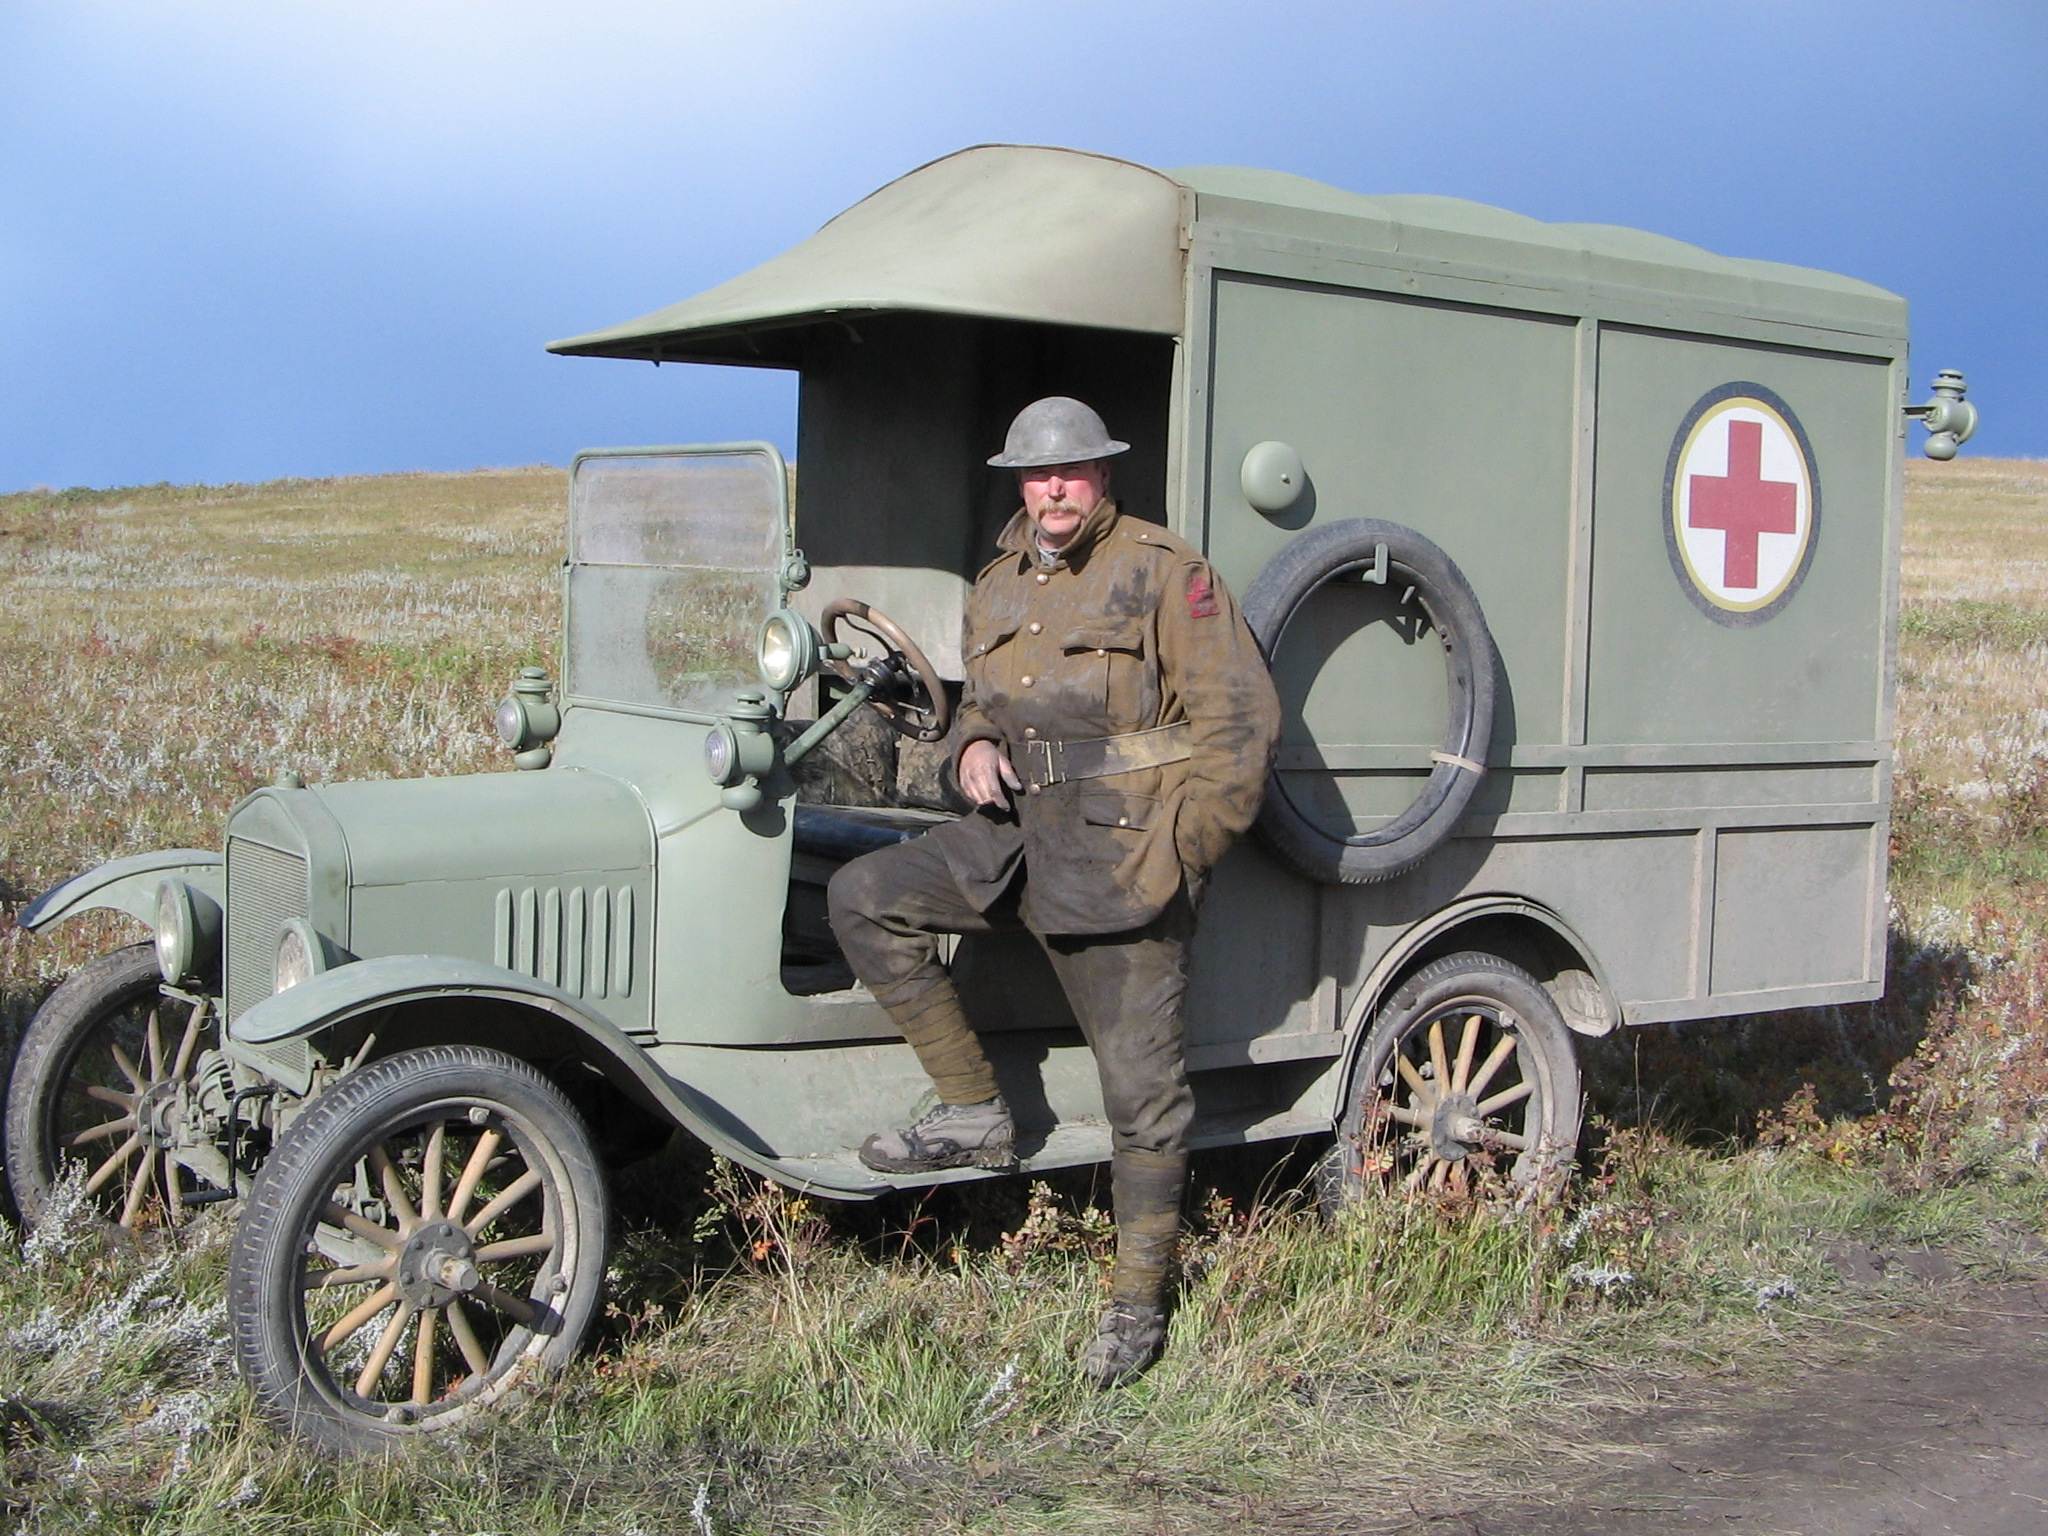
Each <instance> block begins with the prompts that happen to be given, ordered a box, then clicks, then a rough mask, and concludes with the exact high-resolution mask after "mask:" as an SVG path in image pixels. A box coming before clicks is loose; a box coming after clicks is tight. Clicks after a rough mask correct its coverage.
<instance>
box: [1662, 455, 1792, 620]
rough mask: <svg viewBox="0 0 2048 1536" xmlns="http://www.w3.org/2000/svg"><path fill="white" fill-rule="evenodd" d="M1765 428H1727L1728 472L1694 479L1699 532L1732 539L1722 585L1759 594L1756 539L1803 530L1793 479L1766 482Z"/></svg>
mask: <svg viewBox="0 0 2048 1536" xmlns="http://www.w3.org/2000/svg"><path fill="white" fill-rule="evenodd" d="M1763 461H1764V424H1763V423H1762V422H1760V421H1731V422H1729V423H1728V473H1727V474H1725V475H1694V476H1692V477H1691V484H1690V486H1689V489H1690V490H1691V492H1692V512H1691V516H1690V517H1689V519H1688V521H1689V522H1690V523H1691V524H1692V526H1693V527H1695V528H1712V529H1716V530H1718V531H1719V532H1721V533H1725V534H1727V535H1728V547H1727V553H1726V554H1725V555H1724V556H1723V558H1722V564H1721V585H1722V586H1724V587H1742V588H1747V589H1748V590H1749V591H1751V592H1754V591H1755V590H1756V546H1757V535H1758V534H1762V533H1797V532H1798V531H1799V486H1798V484H1797V483H1796V482H1794V481H1790V480H1766V479H1765V478H1764V471H1763Z"/></svg>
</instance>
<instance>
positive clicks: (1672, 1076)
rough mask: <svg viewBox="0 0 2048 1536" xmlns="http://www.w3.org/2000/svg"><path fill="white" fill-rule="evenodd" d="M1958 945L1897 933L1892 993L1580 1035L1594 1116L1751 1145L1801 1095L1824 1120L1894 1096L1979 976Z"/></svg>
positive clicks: (1878, 1106)
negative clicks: (1895, 1081) (1897, 1082)
mask: <svg viewBox="0 0 2048 1536" xmlns="http://www.w3.org/2000/svg"><path fill="white" fill-rule="evenodd" d="M1976 970H1977V961H1976V959H1975V958H1974V957H1973V956H1972V954H1971V952H1970V951H1969V950H1968V949H1967V948H1966V947H1964V946H1963V945H1961V944H1954V943H1922V942H1919V941H1917V940H1915V939H1913V938H1912V937H1911V936H1909V935H1908V934H1906V933H1904V932H1903V931H1901V930H1900V929H1897V928H1894V929H1893V930H1892V932H1891V936H1890V948H1889V954H1888V957H1887V965H1886V977H1885V995H1884V996H1883V997H1882V998H1880V999H1878V1000H1877V1001H1876V1002H1872V1003H1851V1004H1844V1005H1841V1006H1836V1007H1829V1008H1798V1009H1790V1010H1786V1011H1782V1012H1777V1013H1755V1014H1744V1015H1740V1016H1737V1017H1734V1018H1726V1019H1703V1020H1699V1021H1697V1022H1695V1023H1690V1024H1662V1025H1651V1026H1647V1027H1644V1028H1641V1029H1624V1030H1618V1031H1616V1032H1615V1033H1614V1034H1612V1035H1609V1036H1607V1037H1606V1038H1605V1039H1601V1040H1582V1041H1580V1042H1579V1064H1580V1069H1581V1071H1582V1073H1583V1074H1584V1080H1585V1090H1586V1111H1587V1116H1588V1119H1589V1121H1590V1122H1592V1123H1594V1124H1604V1125H1608V1126H1613V1127H1616V1128H1622V1129H1636V1128H1654V1129H1657V1130H1660V1131H1663V1132H1664V1133H1666V1134H1668V1135H1671V1136H1673V1137H1675V1138H1677V1139H1679V1140H1682V1141H1687V1142H1690V1143H1693V1144H1695V1145H1717V1144H1727V1143H1730V1142H1733V1143H1736V1144H1746V1143H1749V1142H1752V1141H1754V1140H1755V1139H1756V1137H1757V1134H1758V1132H1759V1131H1760V1130H1761V1129H1763V1128H1764V1127H1765V1126H1767V1125H1768V1124H1770V1123H1771V1122H1772V1121H1773V1119H1775V1118H1777V1117H1781V1116H1782V1115H1783V1114H1785V1113H1786V1111H1787V1109H1788V1106H1790V1105H1792V1103H1793V1101H1794V1100H1795V1099H1803V1098H1804V1097H1806V1096H1807V1095H1809V1094H1810V1096H1811V1101H1812V1102H1811V1109H1812V1111H1814V1112H1817V1113H1818V1114H1819V1116H1820V1117H1821V1118H1822V1119H1824V1120H1830V1121H1832V1120H1837V1119H1842V1118H1850V1119H1857V1118H1862V1117H1865V1116H1869V1115H1874V1114H1877V1113H1879V1112H1881V1111H1883V1110H1884V1109H1886V1108H1888V1107H1889V1105H1890V1100H1891V1097H1892V1092H1893V1090H1892V1076H1893V1073H1894V1072H1895V1071H1897V1069H1898V1068H1899V1067H1900V1065H1901V1064H1902V1063H1904V1062H1906V1061H1907V1060H1908V1059H1909V1058H1910V1057H1912V1055H1913V1053H1914V1052H1915V1050H1917V1049H1918V1048H1919V1046H1920V1043H1921V1042H1922V1041H1923V1040H1925V1039H1926V1038H1927V1036H1928V1033H1929V1031H1930V1030H1931V1029H1932V1028H1933V1027H1934V1025H1935V1023H1936V1021H1937V1020H1938V1019H1939V1018H1940V1017H1941V1016H1942V1015H1943V1014H1944V1012H1945V1011H1947V1010H1951V1009H1953V1008H1954V1007H1956V1006H1957V1004H1958V1003H1959V1002H1960V1001H1961V999H1962V998H1963V996H1964V994H1965V993H1966V991H1967V989H1968V988H1969V986H1970V984H1971V983H1972V982H1973V981H1974V980H1975V979H1976Z"/></svg>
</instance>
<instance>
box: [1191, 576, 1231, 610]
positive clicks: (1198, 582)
mask: <svg viewBox="0 0 2048 1536" xmlns="http://www.w3.org/2000/svg"><path fill="white" fill-rule="evenodd" d="M1222 611H1223V610H1222V608H1221V607H1219V606H1218V605H1217V602H1216V589H1215V587H1213V586H1211V585H1210V583H1209V573H1208V572H1207V571H1196V572H1195V573H1194V574H1193V575H1191V576H1190V577H1188V617H1189V618H1191V619H1213V618H1215V617H1216V615H1217V614H1219V613H1221V612H1222Z"/></svg>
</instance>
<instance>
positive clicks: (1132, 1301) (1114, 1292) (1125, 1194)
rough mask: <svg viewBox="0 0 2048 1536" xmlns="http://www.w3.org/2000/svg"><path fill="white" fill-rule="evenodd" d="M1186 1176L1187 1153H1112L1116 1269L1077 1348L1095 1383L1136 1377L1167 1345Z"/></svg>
mask: <svg viewBox="0 0 2048 1536" xmlns="http://www.w3.org/2000/svg"><path fill="white" fill-rule="evenodd" d="M1187 1182H1188V1160H1187V1155H1186V1154H1185V1153H1178V1152H1134V1151H1123V1152H1118V1153H1116V1154H1115V1156H1113V1157H1112V1158H1111V1159H1110V1184H1111V1188H1112V1190H1113V1191H1114V1195H1115V1203H1116V1270H1115V1273H1114V1274H1113V1276H1112V1277H1111V1280H1110V1304H1109V1309H1108V1310H1107V1311H1106V1312H1104V1313H1103V1315H1102V1319H1101V1321H1100V1322H1099V1323H1098V1324H1097V1325H1096V1330H1095V1337H1094V1339H1093V1340H1092V1341H1091V1342H1090V1343H1089V1345H1088V1347H1087V1348H1086V1349H1084V1350H1083V1351H1082V1352H1081V1374H1082V1375H1083V1376H1084V1377H1086V1378H1087V1379H1088V1380H1089V1381H1090V1382H1092V1383H1093V1384H1094V1385H1095V1386H1097V1387H1104V1388H1107V1387H1120V1386H1123V1385H1125V1384H1126V1383H1128V1382H1132V1381H1135V1380H1136V1379H1137V1378H1138V1377H1139V1376H1141V1375H1143V1374H1144V1373H1145V1371H1146V1370H1147V1369H1149V1368H1150V1366H1151V1365H1152V1362H1153V1361H1155V1360H1157V1359H1158V1358H1159V1352H1160V1350H1161V1349H1162V1348H1163V1347H1164V1346H1165V1343H1166V1296H1167V1280H1168V1268H1169V1266H1170V1264H1171V1263H1172V1259H1173V1245H1174V1241H1175V1239H1177V1238H1178V1237H1179V1236H1180V1206H1181V1199H1182V1197H1183V1196H1184V1195H1185V1194H1186V1193H1187Z"/></svg>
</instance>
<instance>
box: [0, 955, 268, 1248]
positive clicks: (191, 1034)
mask: <svg viewBox="0 0 2048 1536" xmlns="http://www.w3.org/2000/svg"><path fill="white" fill-rule="evenodd" d="M216 1018H217V1015H216V1013H215V1010H214V1009H213V1008H212V1007H211V1006H202V1007H194V1006H193V1005H192V1004H191V1003H189V1002H187V1001H185V1000H184V999H182V998H175V997H167V996H165V995H164V993H163V990H162V978H161V977H160V976H159V974H158V972H157V963H156V949H155V946H154V945H151V944H135V945H130V946H129V947H127V948H125V949H117V950H115V951H113V952H112V953H111V954H106V955H101V956H100V957H99V958H98V959H96V960H93V961H90V962H88V963H87V964H85V965H84V966H81V967H80V968H79V969H78V970H77V971H76V972H74V973H73V974H72V975H71V976H70V977H69V978H68V979H67V980H66V981H65V982H64V984H63V985H62V986H60V987H58V988H57V990H56V991H55V992H53V993H51V994H50V997H49V1001H47V1002H45V1003H44V1004H43V1006H42V1007H41V1008H40V1009H39V1010H38V1011H37V1013H36V1016H35V1018H34V1019H32V1020H31V1021H30V1022H29V1026H28V1029H27V1030H26V1031H25V1032H24V1033H23V1035H22V1041H21V1050H20V1052H19V1054H18V1055H17V1056H16V1058H15V1065H14V1075H13V1078H12V1079H11V1081H10V1083H9V1086H8V1094H7V1174H8V1178H9V1180H10V1182H11V1183H12V1185H13V1188H14V1198H15V1201H16V1203H17V1204H18V1205H19V1206H20V1207H21V1212H22V1214H23V1215H24V1216H25V1217H27V1218H28V1219H29V1221H31V1222H34V1221H37V1220H40V1219H41V1218H42V1216H43V1215H44V1214H45V1212H46V1209H47V1207H48V1204H49V1200H50V1197H51V1194H52V1191H53V1190H54V1189H55V1188H56V1186H57V1185H58V1183H59V1182H60V1181H61V1180H62V1179H64V1178H65V1177H67V1176H69V1175H73V1174H76V1175H77V1176H79V1177H82V1178H83V1180H84V1187H85V1192H86V1194H87V1196H88V1197H89V1198H90V1199H91V1200H92V1202H93V1204H94V1205H95V1206H96V1208H97V1209H98V1210H99V1211H100V1213H101V1214H102V1215H103V1216H104V1217H105V1218H106V1219H107V1221H109V1222H110V1223H114V1224H116V1225H118V1226H121V1227H123V1228H126V1229H127V1230H129V1231H136V1230H140V1229H144V1228H150V1227H165V1226H175V1225H177V1224H179V1223H180V1222H182V1221H184V1220H185V1219H186V1218H187V1217H188V1216H189V1215H190V1214H191V1213H192V1212H193V1211H194V1210H195V1209H197V1208H198V1207H199V1206H200V1205H203V1204H207V1203H210V1202H213V1201H217V1200H220V1199H222V1198H224V1197H225V1196H226V1194H227V1193H228V1191H227V1189H226V1187H225V1186H227V1185H228V1184H229V1183H230V1182H231V1181H232V1177H233V1175H232V1173H231V1172H230V1169H229V1165H228V1162H227V1156H226V1153H225V1152H224V1151H222V1150H221V1149H220V1148H218V1147H217V1146H215V1145H214V1143H213V1141H212V1139H211V1138H210V1137H209V1136H208V1135H207V1134H206V1131H205V1127H204V1125H203V1123H202V1115H201V1107H200V1104H199V1097H200V1095H199V1088H200V1084H199V1083H198V1081H197V1074H196V1072H195V1067H196V1066H197V1065H198V1064H199V1063H200V1061H201V1058H202V1054H203V1053H204V1051H205V1048H206V1047H208V1046H210V1045H212V1044H214V1043H215V1042H216V1040H217V1037H218V1034H219V1028H218V1025H217V1023H216ZM219 1097H221V1098H222V1099H223V1100H224V1099H225V1097H226V1095H225V1092H223V1093H222V1094H221V1095H219Z"/></svg>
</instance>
